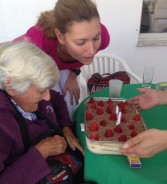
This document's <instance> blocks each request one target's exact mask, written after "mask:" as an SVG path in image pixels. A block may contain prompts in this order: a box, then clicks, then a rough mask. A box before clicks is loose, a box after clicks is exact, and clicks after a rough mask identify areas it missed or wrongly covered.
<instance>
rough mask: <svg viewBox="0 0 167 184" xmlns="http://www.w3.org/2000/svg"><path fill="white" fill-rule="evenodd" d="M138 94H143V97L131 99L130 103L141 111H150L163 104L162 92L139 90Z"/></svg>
mask: <svg viewBox="0 0 167 184" xmlns="http://www.w3.org/2000/svg"><path fill="white" fill-rule="evenodd" d="M138 92H139V93H141V95H139V96H136V97H134V98H132V99H130V101H131V102H132V103H133V104H135V105H136V107H137V108H138V109H139V110H144V109H149V108H152V107H154V106H156V105H159V104H161V100H162V99H161V93H162V92H161V91H160V90H153V89H150V88H139V89H138ZM163 100H164V99H163Z"/></svg>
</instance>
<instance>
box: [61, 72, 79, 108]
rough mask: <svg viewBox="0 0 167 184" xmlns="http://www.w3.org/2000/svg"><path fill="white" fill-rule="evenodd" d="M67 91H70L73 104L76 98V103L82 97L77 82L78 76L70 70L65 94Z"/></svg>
mask: <svg viewBox="0 0 167 184" xmlns="http://www.w3.org/2000/svg"><path fill="white" fill-rule="evenodd" d="M66 91H69V93H70V102H71V105H73V99H75V100H76V103H78V100H79V98H80V89H79V85H78V82H77V76H76V74H75V73H73V72H70V73H69V76H68V79H67V81H66V83H65V86H64V92H63V93H64V95H66Z"/></svg>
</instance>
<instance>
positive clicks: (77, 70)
mask: <svg viewBox="0 0 167 184" xmlns="http://www.w3.org/2000/svg"><path fill="white" fill-rule="evenodd" d="M70 71H71V72H74V73H75V74H76V75H79V74H80V73H81V70H80V69H76V68H72V69H70Z"/></svg>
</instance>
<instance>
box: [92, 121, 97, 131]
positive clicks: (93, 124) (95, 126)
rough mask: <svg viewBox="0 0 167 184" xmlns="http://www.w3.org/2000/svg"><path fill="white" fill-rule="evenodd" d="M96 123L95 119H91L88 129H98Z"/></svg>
mask: <svg viewBox="0 0 167 184" xmlns="http://www.w3.org/2000/svg"><path fill="white" fill-rule="evenodd" d="M98 128H99V127H98V123H97V122H96V121H93V122H92V123H91V125H90V130H91V131H97V130H98Z"/></svg>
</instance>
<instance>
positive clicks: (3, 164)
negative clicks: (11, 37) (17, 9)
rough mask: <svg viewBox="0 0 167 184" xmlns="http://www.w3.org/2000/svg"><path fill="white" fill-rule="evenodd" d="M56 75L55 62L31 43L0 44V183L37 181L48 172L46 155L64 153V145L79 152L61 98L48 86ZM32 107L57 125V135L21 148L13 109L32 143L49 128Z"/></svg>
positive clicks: (23, 183) (22, 144)
mask: <svg viewBox="0 0 167 184" xmlns="http://www.w3.org/2000/svg"><path fill="white" fill-rule="evenodd" d="M58 79H59V72H58V68H57V65H56V64H55V62H54V61H53V60H52V59H51V57H49V56H48V55H46V54H45V53H44V52H43V51H42V50H40V49H39V48H37V47H36V46H35V45H34V44H31V43H28V42H15V43H13V42H8V43H6V44H1V45H0V99H1V100H0V101H1V102H0V183H5V184H7V183H10V184H12V183H13V184H35V183H38V181H39V180H41V179H42V178H43V177H45V176H46V175H47V174H49V173H50V172H51V170H50V168H49V166H48V164H47V162H46V159H47V158H48V157H49V156H52V155H59V154H61V153H64V152H65V150H66V147H67V144H68V145H69V146H70V147H71V148H72V149H73V150H74V149H77V150H80V151H81V152H82V153H83V149H82V147H81V146H80V144H79V142H78V140H77V138H76V137H75V136H74V134H73V132H72V130H71V128H70V126H71V125H72V124H71V121H70V118H69V115H68V110H67V107H66V103H65V101H64V99H63V97H62V96H61V95H60V94H59V93H58V92H55V91H52V90H50V89H51V88H52V87H53V86H54V85H55V83H56V82H57V81H58ZM37 112H40V113H41V114H43V115H44V116H46V117H47V118H49V119H50V121H52V122H53V123H54V124H55V125H56V126H59V127H61V129H62V130H63V131H62V132H63V135H62V136H60V135H54V136H52V137H47V138H45V139H43V140H42V141H40V142H38V143H36V144H35V145H34V146H30V147H28V148H27V151H25V148H24V144H25V142H24V140H23V138H22V135H21V129H20V127H19V121H18V113H19V114H21V116H22V118H23V121H24V122H25V124H26V126H27V128H28V132H27V135H28V136H29V139H30V142H32V141H33V140H35V139H36V138H37V137H38V136H39V135H41V134H43V133H44V132H47V131H49V130H50V127H49V126H48V124H47V123H45V121H46V120H45V119H42V118H41V117H39V116H38V113H37Z"/></svg>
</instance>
